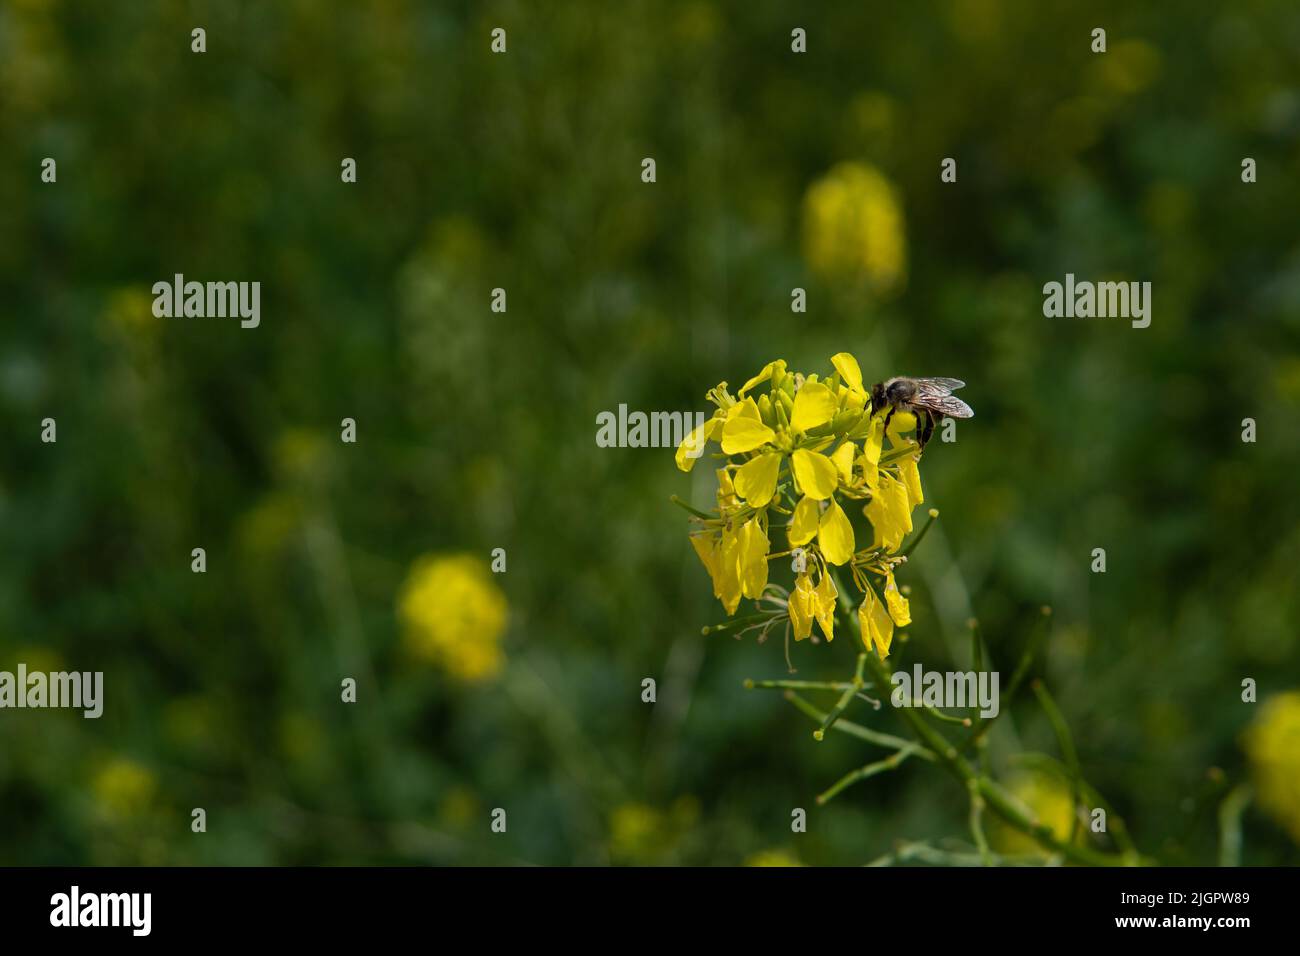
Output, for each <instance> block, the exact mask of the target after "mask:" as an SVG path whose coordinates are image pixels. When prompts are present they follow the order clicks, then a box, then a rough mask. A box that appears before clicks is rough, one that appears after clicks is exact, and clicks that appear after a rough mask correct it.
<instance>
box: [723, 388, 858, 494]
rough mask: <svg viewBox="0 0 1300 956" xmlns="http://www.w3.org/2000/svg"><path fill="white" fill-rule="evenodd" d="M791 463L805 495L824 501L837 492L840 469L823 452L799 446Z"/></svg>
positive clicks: (724, 440) (724, 445) (724, 447)
mask: <svg viewBox="0 0 1300 956" xmlns="http://www.w3.org/2000/svg"><path fill="white" fill-rule="evenodd" d="M804 388H807V386H806V385H805V386H804ZM722 447H723V449H724V450H725V449H726V447H727V446H726V439H725V438H724V439H723V446H722ZM790 465H791V467H792V468H793V469H794V477H795V480H796V481H797V482H799V490H800V491H802V492H803V493H804V494H805V495H809V496H811V497H813V498H816V499H817V500H818V501H824V500H825V499H827V498H829V497H830V496H831V495H833V494H834V493H835V488H836V487H837V486H838V484H839V471H838V470H836V468H835V463H834V462H832V461H831V460H830V459H829V458H827V457H826V456H825V455H823V454H822V453H821V452H817V451H809V450H808V449H807V448H798V449H796V450H795V452H794V454H793V455H791V456H790Z"/></svg>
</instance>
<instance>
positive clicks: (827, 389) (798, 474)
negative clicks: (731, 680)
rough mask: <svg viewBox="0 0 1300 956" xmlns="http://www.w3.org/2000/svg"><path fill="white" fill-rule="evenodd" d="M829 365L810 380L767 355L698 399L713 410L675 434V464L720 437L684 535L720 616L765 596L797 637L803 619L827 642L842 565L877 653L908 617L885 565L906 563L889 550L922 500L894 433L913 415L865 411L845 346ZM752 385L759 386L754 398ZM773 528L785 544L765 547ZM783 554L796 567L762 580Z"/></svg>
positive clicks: (910, 453)
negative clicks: (711, 494)
mask: <svg viewBox="0 0 1300 956" xmlns="http://www.w3.org/2000/svg"><path fill="white" fill-rule="evenodd" d="M831 365H832V367H833V371H832V373H831V374H830V375H829V376H827V377H824V378H819V377H818V376H817V375H816V374H813V375H807V376H805V375H803V374H801V373H797V372H795V373H792V372H790V371H788V370H787V368H786V363H785V362H784V361H783V360H779V359H778V360H777V361H774V362H769V363H768V364H767V365H766V366H764V368H763V370H762V371H761V372H759V373H758V374H757V375H755V376H754V377H753V378H751V379H750V380H749V381H747V382H746V383H745V384H744V386H743V387H742V388H741V389H740V391H739V392H738V393H737V394H736V395H735V396H733V395H732V394H731V393H730V392H729V391H728V389H727V383H726V382H722V383H720V384H719V385H718V386H717V387H716V388H714V389H712V390H710V391H709V393H708V395H707V396H706V397H707V398H708V400H709V401H710V402H712V403H713V404H714V405H715V406H717V410H716V411H715V412H714V414H713V417H712V418H710V419H708V420H707V421H706V422H705V423H704V424H703V425H702V426H700V427H699V428H698V429H696V430H695V431H693V432H692V433H691V434H690V435H688V436H687V437H686V439H685V441H683V442H682V444H681V447H680V448H678V450H677V467H678V468H680V469H681V470H682V471H690V470H691V468H692V467H693V466H694V464H695V460H696V457H699V453H700V450H701V449H702V448H703V447H704V446H705V444H706V443H707V442H716V443H718V444H719V445H720V446H721V449H722V450H721V454H720V455H718V456H717V457H719V458H721V459H725V461H724V463H723V465H722V467H720V468H718V469H717V477H718V492H717V509H716V512H715V513H714V514H710V515H707V516H704V515H701V516H700V517H697V519H696V521H697V522H698V524H699V525H700V527H699V529H698V530H696V531H693V532H692V533H691V544H692V545H693V546H694V548H695V552H696V554H698V555H699V558H700V561H701V562H703V564H704V567H705V569H706V570H707V571H708V572H709V576H710V577H711V578H712V579H713V593H714V596H715V597H717V598H718V600H719V601H721V602H722V606H723V607H724V608H725V609H726V611H727V614H729V615H731V614H735V612H736V608H737V607H738V606H739V604H740V601H741V598H749V599H751V600H754V601H757V602H760V604H762V603H764V602H766V603H768V604H771V605H775V606H777V607H778V608H780V609H782V611H783V612H784V613H783V615H782V617H783V618H788V620H789V622H790V625H791V626H792V628H793V630H794V636H795V640H803V639H804V638H806V637H808V636H809V635H810V634H811V633H812V627H813V624H814V623H816V624H817V625H818V626H819V627H820V629H821V631H822V633H823V634H824V635H825V636H826V639H827V640H832V639H833V638H834V627H835V608H836V604H837V602H838V601H839V599H840V594H839V589H838V587H837V585H836V581H835V574H834V572H833V571H832V570H831V569H832V568H833V567H834V568H838V567H845V566H847V567H848V569H849V572H850V573H851V575H852V578H853V581H854V583H855V584H856V585H857V587H858V589H859V590H860V591H861V592H862V593H863V600H862V602H861V604H860V605H859V607H858V617H859V621H860V623H861V626H862V636H863V640H864V641H865V642H867V644H868V647H870V646H871V645H873V644H874V646H875V647H876V648H877V650H878V651H879V653H880V654H881V656H882V657H883V656H885V655H887V654H888V653H889V645H890V642H891V640H892V639H893V631H894V627H895V626H898V627H904V626H906V625H907V624H910V623H911V616H910V612H909V609H908V602H907V598H905V597H903V595H902V594H901V593H900V592H899V589H898V585H897V583H896V582H895V580H894V569H895V567H896V566H897V565H898V564H900V563H901V562H902V561H903V560H905V559H904V558H903V557H901V556H900V555H899V554H898V551H899V549H900V547H901V546H902V542H903V538H904V537H905V536H906V535H907V534H909V533H910V532H911V530H912V509H913V508H914V507H915V506H916V505H918V504H920V503H921V502H922V501H923V500H924V496H923V494H922V491H921V477H920V472H919V471H918V468H917V462H918V459H919V452H918V449H917V445H916V443H915V442H914V441H912V440H911V439H905V438H904V437H903V435H904V433H905V432H907V431H910V430H912V429H914V428H915V427H916V418H915V416H914V415H912V414H911V413H910V412H896V413H895V414H894V415H893V416H892V418H890V417H889V414H888V413H889V409H888V408H881V409H878V410H874V411H873V409H872V407H871V403H870V398H869V396H868V394H867V389H866V388H864V386H863V383H862V372H861V369H860V368H859V366H858V362H857V359H855V358H854V357H853V356H852V355H850V354H849V353H847V352H841V353H839V354H838V355H836V356H834V357H833V358H832V359H831ZM760 386H766V388H767V390H766V392H765V393H763V394H761V395H759V396H758V397H757V398H755V397H754V395H753V394H751V392H754V391H755V390H756V389H759V387H760ZM887 418H888V419H889V427H888V429H886V420H887ZM886 432H888V436H887V435H886ZM886 437H888V438H889V440H890V444H891V448H890V449H889V450H888V451H885V450H884V447H883V446H884V441H885V438H886ZM854 503H858V504H860V505H861V506H862V507H861V508H860V511H861V514H862V515H863V516H864V517H865V518H866V520H867V521H868V522H869V523H870V525H871V529H872V541H871V544H870V546H869V547H866V548H861V549H860V548H859V547H858V534H857V532H855V530H854V527H853V521H852V520H851V518H850V514H849V512H847V511H846V510H845V508H846V506H849V507H850V509H851V508H852V505H853V504H854ZM773 533H781V534H783V535H784V537H785V541H786V544H787V547H785V548H774V547H773V545H772V535H773ZM787 555H789V556H791V558H792V560H791V566H792V568H793V569H794V572H795V579H794V585H793V587H792V588H791V589H790V590H788V591H787V590H785V589H783V588H781V587H779V586H778V585H775V584H771V583H769V581H768V562H769V561H770V560H772V559H774V558H779V557H783V556H787ZM873 579H874V580H873Z"/></svg>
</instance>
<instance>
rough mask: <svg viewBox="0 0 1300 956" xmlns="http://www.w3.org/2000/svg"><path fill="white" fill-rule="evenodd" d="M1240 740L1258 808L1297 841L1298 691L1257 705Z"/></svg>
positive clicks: (1299, 820)
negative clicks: (1242, 739) (1248, 760)
mask: <svg viewBox="0 0 1300 956" xmlns="http://www.w3.org/2000/svg"><path fill="white" fill-rule="evenodd" d="M1243 743H1244V747H1245V750H1246V754H1247V755H1248V756H1249V758H1250V768H1251V777H1252V779H1253V781H1254V784H1255V793H1256V795H1257V800H1258V802H1259V806H1260V809H1262V810H1263V811H1264V812H1265V813H1267V814H1268V815H1269V816H1271V817H1272V818H1273V819H1274V820H1276V821H1277V822H1278V823H1279V824H1281V825H1282V826H1283V827H1284V828H1285V829H1286V831H1287V832H1288V833H1289V834H1291V839H1293V840H1295V842H1296V843H1300V691H1294V690H1293V691H1288V692H1287V693H1285V694H1279V695H1278V696H1277V697H1273V698H1272V699H1270V700H1269V701H1268V702H1267V703H1265V704H1264V705H1263V706H1261V707H1260V710H1259V715H1258V716H1257V717H1256V718H1255V720H1254V722H1252V723H1251V725H1250V728H1249V729H1248V730H1247V731H1246V734H1245V738H1244V741H1243Z"/></svg>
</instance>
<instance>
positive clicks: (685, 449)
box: [676, 418, 722, 471]
mask: <svg viewBox="0 0 1300 956" xmlns="http://www.w3.org/2000/svg"><path fill="white" fill-rule="evenodd" d="M721 428H722V419H721V418H710V419H709V420H708V421H707V422H705V423H704V424H703V425H701V426H700V427H699V428H693V429H691V433H690V434H689V435H687V436H686V437H685V438H684V439H683V440H682V443H681V444H680V445H678V446H677V456H676V460H677V467H678V468H679V469H681V470H682V471H690V470H691V469H692V468H694V467H695V460H696V459H697V458H699V457H700V456H701V455H702V454H704V446H705V444H706V443H708V442H709V441H710V440H711V439H713V438H716V437H717V435H718V430H719V429H721Z"/></svg>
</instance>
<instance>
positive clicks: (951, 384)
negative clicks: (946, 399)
mask: <svg viewBox="0 0 1300 956" xmlns="http://www.w3.org/2000/svg"><path fill="white" fill-rule="evenodd" d="M912 381H914V382H916V383H917V384H918V385H931V386H933V387H935V388H939V389H942V390H943V394H945V395H946V394H948V393H949V392H955V391H957V389H959V388H965V387H966V383H965V382H963V381H962V380H961V379H959V378H915V379H912Z"/></svg>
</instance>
